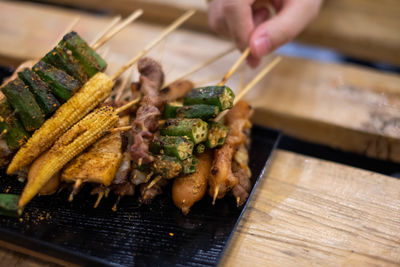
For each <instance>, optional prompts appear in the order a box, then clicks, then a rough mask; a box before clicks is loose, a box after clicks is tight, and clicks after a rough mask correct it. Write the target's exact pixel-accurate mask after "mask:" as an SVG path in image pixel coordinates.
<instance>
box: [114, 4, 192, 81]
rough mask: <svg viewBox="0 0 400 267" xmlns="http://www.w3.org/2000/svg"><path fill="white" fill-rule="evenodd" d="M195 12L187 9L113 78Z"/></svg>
mask: <svg viewBox="0 0 400 267" xmlns="http://www.w3.org/2000/svg"><path fill="white" fill-rule="evenodd" d="M194 13H196V10H195V9H190V10H188V11H186V12H185V13H184V14H183V15H181V16H180V17H179V18H178V19H176V20H175V21H174V22H173V23H171V24H170V25H169V26H168V27H167V28H166V29H165V30H164V31H163V32H162V33H161V34H160V35H159V36H158V37H157V38H155V39H154V40H153V41H152V42H150V43H149V44H148V45H147V46H145V48H143V49H142V50H141V51H140V52H139V53H138V54H137V55H136V56H134V57H133V58H132V59H131V60H129V61H128V62H127V63H126V64H125V65H123V66H122V67H121V68H120V69H119V70H117V72H116V73H114V75H112V77H111V79H112V80H116V79H117V78H118V77H119V76H120V75H121V74H122V73H124V72H125V71H126V70H127V69H128V68H130V67H131V66H132V65H133V64H135V63H136V62H137V61H138V60H139V59H140V58H141V57H143V56H144V55H146V54H147V53H148V52H149V51H150V49H152V48H153V47H154V46H156V45H157V44H159V43H160V42H161V41H162V40H164V39H165V38H166V37H167V36H168V35H169V34H171V33H172V32H173V31H174V30H176V29H177V28H178V27H179V26H181V25H182V24H183V23H184V22H185V21H186V20H188V19H189V18H190V17H191V16H193V14H194Z"/></svg>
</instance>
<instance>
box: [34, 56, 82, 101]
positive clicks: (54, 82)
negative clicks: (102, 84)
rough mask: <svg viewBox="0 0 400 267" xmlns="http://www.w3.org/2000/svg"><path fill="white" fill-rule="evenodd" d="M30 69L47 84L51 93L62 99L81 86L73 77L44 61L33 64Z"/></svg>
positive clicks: (68, 96)
mask: <svg viewBox="0 0 400 267" xmlns="http://www.w3.org/2000/svg"><path fill="white" fill-rule="evenodd" d="M32 70H33V71H34V72H36V73H37V74H38V75H39V77H40V79H42V80H43V81H44V82H45V83H46V84H47V86H48V87H49V88H50V89H51V91H52V93H53V94H54V95H55V96H56V97H58V98H59V99H61V100H63V101H67V100H68V99H69V98H70V97H71V96H72V95H73V94H74V93H75V92H76V91H77V90H78V89H79V88H80V86H81V83H80V82H79V81H78V80H76V79H75V78H74V77H72V76H70V75H68V74H67V73H66V72H64V71H63V70H60V69H57V68H55V67H53V66H52V65H50V64H47V63H46V62H44V61H39V62H38V63H37V64H35V65H34V66H33V68H32Z"/></svg>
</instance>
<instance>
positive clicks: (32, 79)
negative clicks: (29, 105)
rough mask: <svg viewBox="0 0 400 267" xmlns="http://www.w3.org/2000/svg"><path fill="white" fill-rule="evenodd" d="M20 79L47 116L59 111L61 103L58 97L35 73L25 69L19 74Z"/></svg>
mask: <svg viewBox="0 0 400 267" xmlns="http://www.w3.org/2000/svg"><path fill="white" fill-rule="evenodd" d="M18 77H19V78H20V79H21V80H22V81H24V83H25V84H26V85H28V87H29V90H30V91H31V92H32V94H33V96H34V97H35V100H36V102H37V103H38V105H39V107H40V108H41V109H42V111H43V113H44V114H45V115H50V114H52V113H53V112H54V111H56V110H57V108H58V107H59V106H60V102H58V100H57V99H56V97H55V96H54V95H53V94H52V93H51V92H50V88H49V87H48V86H47V85H46V83H45V82H43V81H42V80H41V79H40V78H39V76H38V75H37V74H36V73H35V72H33V71H31V70H30V69H27V68H25V69H23V70H22V71H21V72H18Z"/></svg>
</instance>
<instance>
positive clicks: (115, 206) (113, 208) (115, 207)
mask: <svg viewBox="0 0 400 267" xmlns="http://www.w3.org/2000/svg"><path fill="white" fill-rule="evenodd" d="M121 197H122V196H121V195H119V196H118V198H117V200H116V201H115V203H114V206H113V207H112V208H111V210H112V211H114V212H115V211H117V207H118V204H119V201H120V200H121Z"/></svg>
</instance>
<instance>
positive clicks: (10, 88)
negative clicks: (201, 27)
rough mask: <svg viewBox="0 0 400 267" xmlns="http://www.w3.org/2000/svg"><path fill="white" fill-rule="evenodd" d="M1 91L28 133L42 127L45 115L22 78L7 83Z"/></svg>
mask: <svg viewBox="0 0 400 267" xmlns="http://www.w3.org/2000/svg"><path fill="white" fill-rule="evenodd" d="M1 90H2V92H3V93H4V95H5V96H6V97H7V101H8V103H10V105H11V106H12V108H13V109H14V110H15V112H16V114H17V116H18V118H19V119H20V120H21V122H22V124H23V125H24V127H25V129H26V130H27V131H33V130H35V129H38V128H39V127H40V126H42V124H43V123H44V116H45V115H44V113H43V112H42V111H41V109H40V107H39V105H38V103H37V102H36V100H35V97H34V96H33V94H32V93H31V92H30V91H29V88H28V86H27V85H25V84H24V82H23V81H22V80H21V79H20V78H16V79H14V80H12V81H11V82H9V83H7V84H6V85H5V86H3V87H2V88H1Z"/></svg>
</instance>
